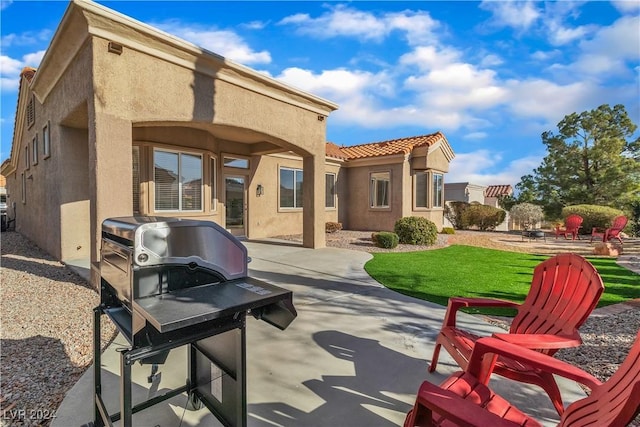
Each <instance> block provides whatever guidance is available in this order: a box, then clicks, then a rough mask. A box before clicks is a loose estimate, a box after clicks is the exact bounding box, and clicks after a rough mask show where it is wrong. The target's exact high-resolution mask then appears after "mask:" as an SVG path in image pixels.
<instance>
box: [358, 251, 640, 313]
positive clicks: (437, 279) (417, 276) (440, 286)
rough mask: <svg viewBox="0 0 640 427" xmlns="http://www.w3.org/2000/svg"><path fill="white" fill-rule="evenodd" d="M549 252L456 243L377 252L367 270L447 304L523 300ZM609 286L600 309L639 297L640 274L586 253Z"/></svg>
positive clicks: (384, 280)
mask: <svg viewBox="0 0 640 427" xmlns="http://www.w3.org/2000/svg"><path fill="white" fill-rule="evenodd" d="M547 258H549V256H547V255H531V254H526V253H519V252H507V251H499V250H494V249H485V248H479V247H475V246H464V245H452V246H448V247H446V248H443V249H434V250H429V251H419V252H401V253H374V254H373V259H372V260H370V261H369V262H367V264H366V265H365V270H366V271H367V273H369V274H370V275H371V277H373V278H374V279H376V280H377V281H378V282H380V283H382V284H383V285H384V286H386V287H387V288H389V289H393V290H395V291H397V292H400V293H403V294H406V295H411V296H413V297H416V298H420V299H423V300H427V301H431V302H434V303H436V304H440V305H444V306H446V305H447V301H448V299H449V297H451V296H459V297H477V298H499V299H505V300H509V301H514V302H522V301H524V299H525V297H526V296H527V293H528V291H529V286H530V283H531V276H532V275H533V269H534V268H535V266H536V265H538V264H539V263H540V262H542V261H543V260H545V259H547ZM587 259H588V260H589V261H590V262H591V263H592V264H593V266H594V267H595V268H596V270H598V273H600V276H601V277H602V281H603V282H604V285H605V290H604V293H603V294H602V297H601V298H600V301H599V303H598V307H603V306H606V305H610V304H615V303H619V302H623V301H625V300H628V299H633V298H640V275H638V274H635V273H633V272H632V271H630V270H628V269H626V268H624V267H620V266H618V265H617V264H616V262H615V261H616V260H615V259H614V258H597V257H587ZM465 311H467V312H468V313H482V314H488V315H498V316H513V315H514V314H515V311H514V310H505V309H495V308H482V309H478V308H469V309H465Z"/></svg>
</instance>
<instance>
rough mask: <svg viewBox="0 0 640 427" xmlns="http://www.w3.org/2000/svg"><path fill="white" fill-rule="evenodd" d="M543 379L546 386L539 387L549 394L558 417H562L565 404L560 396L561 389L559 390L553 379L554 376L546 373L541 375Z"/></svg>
mask: <svg viewBox="0 0 640 427" xmlns="http://www.w3.org/2000/svg"><path fill="white" fill-rule="evenodd" d="M541 377H542V379H543V380H544V384H539V385H540V386H541V387H542V388H543V389H544V391H546V392H547V395H548V396H549V399H551V403H553V407H554V408H556V412H558V415H560V416H562V414H563V413H564V404H563V403H562V395H561V394H560V389H559V388H558V384H557V383H556V380H555V378H553V375H552V374H549V373H546V372H543V373H541Z"/></svg>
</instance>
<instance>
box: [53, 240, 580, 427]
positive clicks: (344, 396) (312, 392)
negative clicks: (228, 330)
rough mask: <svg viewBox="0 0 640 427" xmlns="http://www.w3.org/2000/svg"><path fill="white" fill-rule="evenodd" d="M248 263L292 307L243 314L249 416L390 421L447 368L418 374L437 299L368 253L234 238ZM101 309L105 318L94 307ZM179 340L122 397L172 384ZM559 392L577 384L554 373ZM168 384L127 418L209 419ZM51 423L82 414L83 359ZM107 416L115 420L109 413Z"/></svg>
mask: <svg viewBox="0 0 640 427" xmlns="http://www.w3.org/2000/svg"><path fill="white" fill-rule="evenodd" d="M245 244H246V246H247V247H248V248H249V255H250V256H251V258H252V262H251V263H250V264H249V267H250V275H251V276H252V277H255V278H258V279H262V280H265V281H268V282H271V283H274V284H276V285H279V286H282V287H284V288H287V289H290V290H292V291H293V293H294V304H295V306H296V309H297V311H298V317H297V319H296V320H294V322H293V323H292V324H291V325H290V326H289V328H288V329H287V330H285V331H279V330H277V329H276V328H273V327H272V326H270V325H268V324H266V323H264V322H260V321H258V320H255V319H253V318H248V320H247V352H248V354H247V367H248V373H247V378H248V381H247V384H248V424H249V425H250V426H292V427H293V426H323V427H324V426H349V427H357V426H399V425H402V423H403V421H404V417H405V414H406V412H407V411H408V410H409V409H410V408H411V405H412V403H413V399H414V396H415V393H416V391H417V389H418V386H419V385H420V383H421V382H422V381H423V380H425V379H427V380H429V381H431V382H434V383H439V382H440V381H442V380H443V379H444V378H445V377H446V376H448V375H449V374H450V373H452V372H454V371H456V370H458V369H459V368H458V367H457V366H456V365H455V363H454V362H453V360H452V359H451V358H450V357H449V355H448V354H446V352H442V353H441V357H440V364H439V365H438V371H437V372H436V373H435V374H428V373H427V371H426V368H427V364H428V361H429V360H430V357H431V354H432V351H433V345H434V342H435V337H436V334H437V332H438V331H439V329H440V325H441V323H442V319H443V317H444V312H445V308H444V307H442V306H438V305H435V304H432V303H429V302H426V301H422V300H418V299H415V298H411V297H408V296H404V295H401V294H398V293H396V292H393V291H391V290H388V289H386V288H384V287H382V286H381V285H380V284H378V283H377V282H376V281H374V280H373V279H371V278H370V277H369V276H368V274H367V273H366V272H365V271H364V269H363V266H364V264H365V262H366V261H367V260H369V259H370V257H371V255H369V254H368V253H365V252H357V251H351V250H344V249H336V248H326V249H317V250H311V249H306V248H302V247H301V246H299V245H297V244H291V242H284V241H274V240H270V241H268V242H267V243H259V242H245ZM105 321H108V320H106V319H105ZM459 321H460V325H461V326H462V327H464V328H468V329H472V330H474V331H476V332H478V333H480V334H490V333H491V332H492V331H496V330H497V328H496V327H495V326H492V325H490V324H488V323H485V322H483V321H482V320H481V319H480V318H478V317H474V316H470V315H464V314H462V315H461V317H460V318H459ZM124 346H126V342H125V341H124V339H123V338H122V337H118V338H117V339H116V340H115V341H114V342H113V343H112V344H111V345H110V346H109V348H108V349H107V350H106V351H105V353H104V355H103V364H102V377H103V397H104V399H105V401H106V404H107V407H108V409H109V411H111V412H117V411H118V398H119V396H118V384H119V363H118V360H119V359H118V358H117V357H118V356H117V352H116V349H117V348H119V347H124ZM184 353H185V351H184V349H177V350H174V351H172V354H171V355H170V359H169V360H168V361H167V363H165V364H164V365H161V366H160V372H161V375H160V378H161V380H160V381H159V383H158V382H156V383H154V384H148V383H147V375H149V369H150V367H149V366H148V365H145V366H140V365H135V367H134V372H133V376H134V382H135V384H134V386H133V393H134V401H137V402H139V401H142V400H145V399H147V398H148V397H149V396H154V395H158V394H162V393H163V392H166V391H167V390H168V389H170V388H173V387H176V386H178V385H182V384H184V380H185V378H186V357H185V355H184ZM559 384H560V387H561V390H562V394H563V397H564V399H565V403H566V404H568V403H571V402H573V401H574V400H577V399H579V398H581V397H584V396H585V394H584V392H583V391H582V389H581V388H580V387H579V386H578V385H577V384H575V383H574V382H571V381H565V380H560V381H559ZM491 385H492V387H493V388H494V389H495V390H496V391H497V392H498V393H500V394H502V395H503V396H504V397H506V398H507V399H509V400H510V401H511V402H512V403H514V404H515V405H516V406H518V407H520V408H521V409H523V410H525V411H526V412H528V413H530V414H532V415H533V416H535V418H537V419H538V420H540V421H542V422H543V424H544V425H549V426H551V425H555V424H556V423H557V421H558V416H557V414H556V412H555V410H554V409H553V406H552V405H551V402H550V401H549V399H548V397H547V396H546V394H545V393H544V392H543V391H542V390H541V389H539V388H537V387H535V386H528V385H523V384H520V383H514V382H511V381H508V380H505V379H503V378H500V377H495V376H494V378H492V380H491ZM185 403H186V396H184V395H183V396H177V397H175V398H173V399H171V400H169V401H166V402H163V403H162V404H159V405H156V406H153V407H152V408H149V409H146V410H144V411H141V412H140V413H138V414H136V415H135V416H134V424H135V425H136V426H162V427H169V426H217V425H220V424H219V423H218V422H217V421H216V420H215V419H214V417H213V416H212V415H211V414H209V413H208V411H207V410H206V409H201V410H200V411H195V412H194V411H188V410H187V411H185V410H184V406H185ZM57 415H58V417H57V418H56V419H55V421H54V422H53V423H52V426H54V427H67V426H72V425H75V426H79V425H82V424H85V423H88V422H89V421H92V419H93V377H92V370H91V369H89V370H88V371H87V372H86V373H85V374H84V375H83V376H82V378H81V379H80V381H79V382H78V383H77V384H76V385H75V386H74V387H73V388H72V389H71V390H70V391H69V393H68V394H67V396H66V398H65V400H64V401H63V403H62V405H61V406H60V408H59V410H58V414H57ZM116 425H118V424H117V423H116Z"/></svg>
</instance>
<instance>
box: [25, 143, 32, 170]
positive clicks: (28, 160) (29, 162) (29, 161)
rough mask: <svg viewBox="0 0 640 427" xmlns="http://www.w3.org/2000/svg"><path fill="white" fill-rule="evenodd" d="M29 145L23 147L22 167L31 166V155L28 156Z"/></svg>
mask: <svg viewBox="0 0 640 427" xmlns="http://www.w3.org/2000/svg"><path fill="white" fill-rule="evenodd" d="M29 156H30V154H29V146H28V145H27V146H26V147H24V168H25V169H29V168H30V167H31V157H29Z"/></svg>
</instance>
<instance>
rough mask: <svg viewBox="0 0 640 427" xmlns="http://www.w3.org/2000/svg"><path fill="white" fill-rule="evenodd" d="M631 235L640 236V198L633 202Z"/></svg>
mask: <svg viewBox="0 0 640 427" xmlns="http://www.w3.org/2000/svg"><path fill="white" fill-rule="evenodd" d="M630 222H631V229H630V232H631V235H632V236H635V237H640V199H638V200H634V201H633V202H631V221H630Z"/></svg>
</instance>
